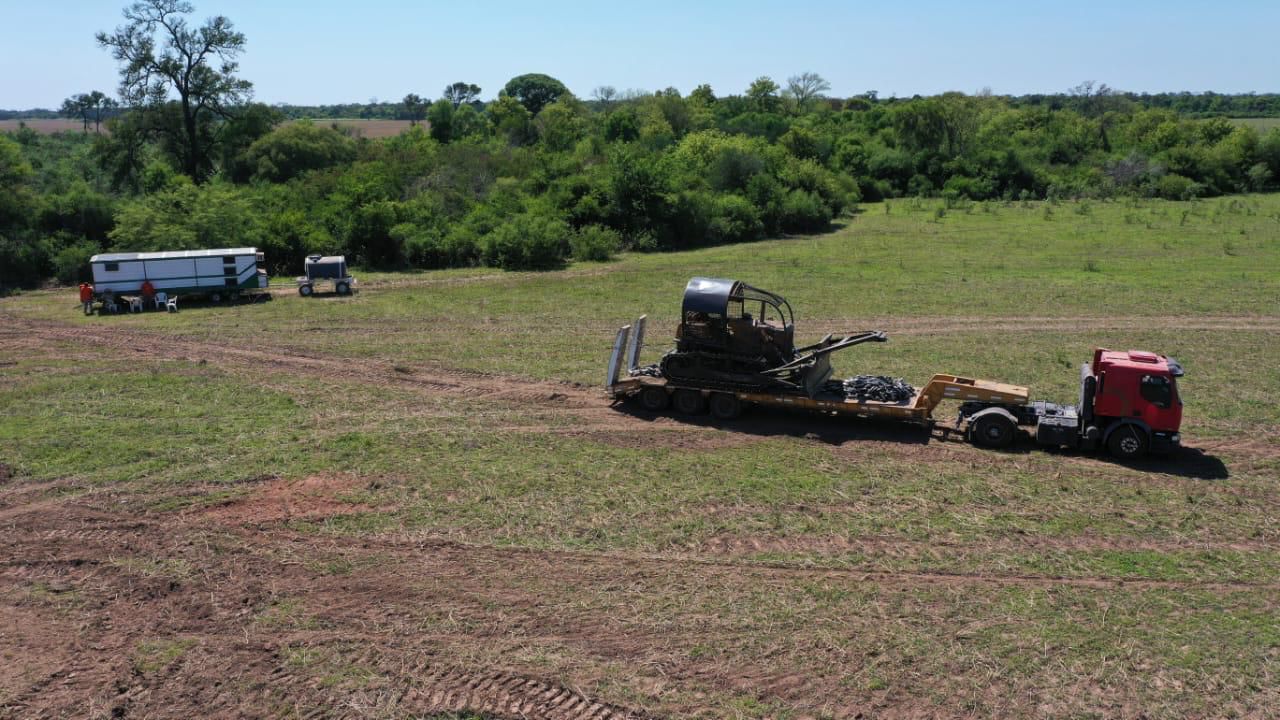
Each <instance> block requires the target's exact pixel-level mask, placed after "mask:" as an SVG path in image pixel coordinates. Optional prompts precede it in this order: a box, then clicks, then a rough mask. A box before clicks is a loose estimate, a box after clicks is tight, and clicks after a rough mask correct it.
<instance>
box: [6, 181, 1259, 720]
mask: <svg viewBox="0 0 1280 720" xmlns="http://www.w3.org/2000/svg"><path fill="white" fill-rule="evenodd" d="M938 210H939V206H937V205H933V204H928V203H910V202H901V203H894V204H891V205H889V206H888V210H887V211H886V209H885V207H884V206H869V207H868V208H866V209H865V212H864V213H863V214H861V215H859V216H857V217H856V218H854V219H852V220H851V221H850V222H849V223H848V224H847V225H846V226H845V227H843V228H842V229H840V230H838V231H836V232H834V233H832V234H829V235H824V236H818V237H804V238H794V239H788V240H779V241H770V242H763V243H756V244H752V245H745V246H737V247H725V248H713V249H708V250H700V251H693V252H686V253H679V254H669V255H629V256H626V257H624V258H623V259H622V260H620V261H617V262H613V263H604V264H583V265H574V266H571V267H569V268H567V269H565V270H563V271H559V272H552V273H542V274H525V273H495V272H493V271H488V270H470V271H450V272H440V273H421V274H361V275H360V277H361V285H362V288H363V291H362V292H361V293H360V294H359V295H358V296H356V297H354V298H350V299H346V298H313V299H309V300H303V299H301V298H298V297H297V296H296V294H294V293H293V290H292V289H291V288H288V287H284V288H280V289H279V290H278V291H277V299H276V300H275V301H274V302H270V303H262V304H255V305H244V306H237V307H221V308H200V307H195V306H192V307H189V308H188V309H184V310H183V312H181V313H179V314H177V315H168V314H146V315H136V316H122V317H105V318H99V317H94V318H85V317H83V316H80V315H79V314H78V311H77V307H76V302H75V297H74V293H73V292H72V291H69V290H62V291H45V292H37V293H30V294H25V295H21V296H18V297H12V298H7V299H3V300H0V448H3V450H0V463H2V466H0V523H2V524H3V527H4V532H5V536H6V539H7V541H8V543H9V547H10V551H9V552H8V553H7V554H8V556H9V559H6V560H5V562H4V564H2V565H0V627H3V628H5V631H4V634H2V635H0V656H2V657H4V658H5V659H6V663H4V664H3V665H0V708H2V709H3V710H0V712H5V713H11V714H14V715H15V716H27V715H61V714H67V713H70V712H73V709H80V708H84V707H95V708H102V710H103V712H104V713H110V712H119V713H121V714H126V715H133V714H137V715H148V714H157V713H163V712H188V713H190V712H192V711H195V712H197V713H203V714H226V715H237V714H240V715H244V714H247V715H255V714H256V715H263V714H267V715H271V714H288V713H296V714H298V715H304V716H305V715H308V714H309V713H316V714H318V715H320V716H326V715H328V716H347V715H353V714H354V715H360V714H372V715H385V716H420V715H424V714H430V713H441V712H473V713H481V714H484V715H485V716H493V717H503V718H506V717H511V718H518V717H522V716H528V717H572V718H576V717H588V716H593V717H650V716H656V717H667V716H670V717H686V716H698V717H795V718H799V717H855V716H857V715H859V714H862V715H864V716H888V717H901V716H942V717H967V716H991V715H1039V716H1049V717H1080V716H1106V717H1112V716H1121V717H1136V716H1140V715H1141V716H1147V717H1188V716H1222V715H1242V716H1245V715H1249V714H1255V715H1259V716H1264V715H1266V714H1267V712H1268V711H1266V710H1265V708H1268V707H1276V706H1277V703H1278V702H1280V691H1278V690H1277V686H1276V684H1275V683H1274V682H1273V680H1272V678H1274V677H1275V674H1276V671H1277V669H1280V668H1277V664H1278V661H1280V655H1278V654H1277V653H1278V649H1280V630H1277V628H1280V613H1278V611H1277V607H1276V601H1275V598H1276V597H1277V593H1276V591H1277V590H1278V589H1280V551H1278V550H1277V548H1280V544H1278V541H1280V525H1278V524H1277V520H1276V518H1277V512H1276V509H1277V505H1280V489H1278V488H1277V486H1276V478H1277V476H1278V475H1280V442H1278V441H1277V439H1276V438H1277V430H1278V429H1280V409H1278V407H1277V403H1275V402H1274V391H1275V388H1276V387H1277V386H1280V367H1278V366H1277V365H1276V363H1275V362H1274V358H1275V357H1276V356H1277V354H1278V353H1280V339H1278V338H1280V335H1278V333H1277V331H1280V300H1278V299H1277V298H1280V196H1254V197H1244V198H1234V199H1225V200H1220V201H1211V202H1197V203H1163V202H1142V203H1094V204H1070V203H1063V204H1057V205H1049V204H1040V203H1030V204H1026V205H1022V204H1010V205H1004V204H991V205H976V206H973V207H970V208H963V209H951V210H945V209H944V210H943V212H942V213H941V214H939V213H938ZM697 274H706V275H722V276H730V277H739V278H742V279H745V280H748V281H750V282H752V283H753V284H757V285H759V286H761V287H765V288H769V289H772V290H776V291H779V292H781V293H782V294H784V295H786V296H787V297H788V298H789V299H790V300H791V302H792V304H793V305H794V306H795V307H796V310H797V314H798V324H799V332H800V335H801V338H802V339H810V338H816V337H818V336H820V335H822V334H825V333H826V332H829V331H840V330H850V329H859V328H869V327H874V328H879V329H884V330H886V331H888V332H889V334H890V336H891V337H892V338H893V340H892V342H890V343H889V344H888V345H885V346H878V347H874V348H857V349H855V350H852V351H849V352H847V353H844V354H842V355H840V356H838V358H837V362H836V364H837V369H838V371H839V372H840V373H841V374H853V373H856V372H884V373H888V374H895V375H903V376H905V377H907V379H908V380H910V381H913V382H917V383H919V382H922V381H923V380H924V379H926V378H927V377H928V375H929V374H931V373H933V372H939V371H947V372H956V373H962V374H972V375H977V376H979V377H989V378H992V379H998V380H1006V381H1009V382H1016V383H1019V384H1027V385H1031V386H1032V387H1033V389H1035V390H1036V393H1035V394H1036V396H1038V397H1043V398H1047V399H1053V400H1059V401H1070V400H1071V398H1072V397H1073V395H1074V393H1075V388H1074V384H1075V381H1076V374H1075V373H1076V371H1075V366H1076V364H1077V363H1078V362H1079V361H1080V360H1082V359H1084V358H1085V357H1086V356H1087V355H1088V353H1089V351H1090V349H1091V348H1092V347H1093V346H1094V345H1097V344H1106V345H1112V346H1118V347H1145V348H1148V349H1153V350H1157V351H1160V352H1168V353H1171V354H1173V355H1175V356H1177V357H1178V358H1179V359H1180V360H1182V361H1183V363H1184V365H1186V367H1187V370H1188V376H1187V377H1186V378H1185V380H1184V382H1183V384H1182V389H1183V392H1184V395H1185V397H1186V402H1187V406H1186V416H1187V422H1186V425H1185V442H1186V444H1187V446H1188V447H1187V448H1186V449H1185V450H1184V451H1183V452H1182V453H1181V454H1180V455H1179V456H1177V457H1175V458H1171V459H1169V460H1160V461H1151V462H1149V463H1143V464H1141V465H1137V466H1124V465H1118V464H1116V463H1113V462H1111V461H1109V460H1107V459H1106V458H1099V457H1093V456H1087V455H1078V454H1074V453H1049V452H1041V451H1037V450H1031V449H1024V450H1021V451H1017V452H1011V453H993V452H987V451H983V450H979V449H976V448H972V447H970V446H968V445H966V444H963V443H961V442H959V441H957V440H954V439H950V440H949V439H945V438H943V437H942V436H941V435H940V434H938V433H929V432H927V431H924V430H920V429H914V428H908V427H898V426H893V425H875V424H869V423H856V422H824V421H821V420H819V419H815V418H808V417H803V416H791V415H768V414H763V413H758V414H756V415H755V416H753V417H749V418H745V419H744V420H743V421H742V422H740V423H739V424H737V425H735V426H733V427H729V428H718V427H715V426H714V425H712V424H711V423H710V422H709V421H707V420H703V419H681V418H678V417H654V416H650V415H646V414H645V413H643V412H641V411H639V410H636V409H634V408H629V407H618V408H614V407H610V406H609V405H608V404H607V403H606V402H605V401H604V399H603V397H602V395H601V393H600V392H599V391H598V390H597V389H596V388H595V387H594V385H598V383H599V382H600V381H601V380H602V376H603V374H604V370H603V367H602V365H603V362H604V359H605V356H606V355H607V352H608V345H609V342H610V340H611V338H612V332H613V330H615V329H616V328H617V326H618V325H620V324H622V323H624V322H627V321H629V320H630V319H632V318H633V317H634V316H635V315H638V314H640V313H642V312H647V313H648V314H649V316H650V318H651V326H650V328H651V333H650V344H651V347H650V348H648V349H647V351H646V357H647V358H656V357H657V356H658V354H659V353H660V352H661V351H662V350H663V349H665V347H666V346H667V344H668V342H669V340H667V339H666V338H665V337H664V336H665V335H666V334H667V331H666V330H664V328H673V327H674V319H675V317H676V311H677V309H678V305H679V298H680V292H681V290H682V288H683V286H684V283H685V281H686V280H687V279H688V277H689V276H692V275H697ZM943 417H944V419H945V418H946V415H945V413H944V416H943ZM171 708H172V710H171ZM284 709H287V712H286V710H284Z"/></svg>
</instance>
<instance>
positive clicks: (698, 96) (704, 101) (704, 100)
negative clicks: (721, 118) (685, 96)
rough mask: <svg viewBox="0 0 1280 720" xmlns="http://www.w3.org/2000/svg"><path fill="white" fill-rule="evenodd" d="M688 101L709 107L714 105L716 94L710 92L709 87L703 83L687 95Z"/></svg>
mask: <svg viewBox="0 0 1280 720" xmlns="http://www.w3.org/2000/svg"><path fill="white" fill-rule="evenodd" d="M689 100H690V101H691V102H694V103H698V104H701V105H704V106H710V105H712V104H714V103H715V101H716V94H715V92H713V91H712V90H711V86H710V85H707V84H706V83H703V84H702V85H699V86H698V87H696V88H694V89H693V92H691V93H689Z"/></svg>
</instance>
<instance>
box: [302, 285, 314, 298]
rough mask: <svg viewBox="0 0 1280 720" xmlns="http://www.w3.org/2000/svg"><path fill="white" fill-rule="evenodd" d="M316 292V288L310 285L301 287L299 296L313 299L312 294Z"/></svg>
mask: <svg viewBox="0 0 1280 720" xmlns="http://www.w3.org/2000/svg"><path fill="white" fill-rule="evenodd" d="M313 292H315V288H313V287H311V286H310V285H299V286H298V294H299V295H301V296H302V297H311V293H313Z"/></svg>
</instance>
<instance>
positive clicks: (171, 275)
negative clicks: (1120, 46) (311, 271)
mask: <svg viewBox="0 0 1280 720" xmlns="http://www.w3.org/2000/svg"><path fill="white" fill-rule="evenodd" d="M264 264H265V260H264V258H263V254H262V253H260V252H258V249H257V248H251V247H250V248H219V249H213V250H174V251H169V252H140V253H106V254H102V255H94V256H93V257H91V258H89V265H90V266H91V267H92V268H93V289H94V294H95V295H96V296H98V297H101V296H102V295H103V294H104V293H106V292H107V291H110V292H111V293H113V294H114V295H117V296H119V295H138V294H140V293H141V292H142V283H143V282H144V281H146V280H150V281H151V285H152V287H154V288H155V289H156V291H157V292H164V293H168V294H169V295H206V296H208V298H209V299H210V300H211V301H213V302H218V301H220V300H222V299H223V298H230V297H235V296H237V295H240V294H242V293H245V294H253V293H257V292H261V291H263V290H265V289H266V288H267V271H266V270H265V269H263V265H264Z"/></svg>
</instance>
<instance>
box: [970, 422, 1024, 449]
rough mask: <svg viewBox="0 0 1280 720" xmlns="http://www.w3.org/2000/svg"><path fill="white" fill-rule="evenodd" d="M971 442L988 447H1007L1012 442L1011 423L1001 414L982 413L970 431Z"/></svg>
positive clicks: (1012, 429)
mask: <svg viewBox="0 0 1280 720" xmlns="http://www.w3.org/2000/svg"><path fill="white" fill-rule="evenodd" d="M970 433H971V435H972V437H973V444H974V445H980V446H982V447H988V448H1007V447H1009V446H1010V445H1012V444H1013V433H1014V427H1013V423H1011V422H1009V418H1007V417H1005V416H1003V415H996V414H992V415H983V416H982V417H980V418H978V419H977V420H975V421H974V423H973V429H972V430H971V431H970Z"/></svg>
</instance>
